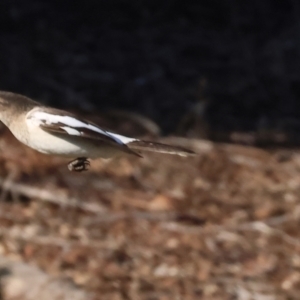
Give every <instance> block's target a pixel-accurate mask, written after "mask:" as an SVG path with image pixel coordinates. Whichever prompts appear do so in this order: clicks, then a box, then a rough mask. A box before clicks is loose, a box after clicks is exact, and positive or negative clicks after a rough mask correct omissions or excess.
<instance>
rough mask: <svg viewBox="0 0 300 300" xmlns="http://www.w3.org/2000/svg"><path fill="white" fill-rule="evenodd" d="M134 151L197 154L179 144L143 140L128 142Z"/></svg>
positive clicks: (182, 154) (184, 154)
mask: <svg viewBox="0 0 300 300" xmlns="http://www.w3.org/2000/svg"><path fill="white" fill-rule="evenodd" d="M126 145H127V146H128V148H129V149H131V150H133V151H148V152H158V153H165V154H174V155H179V156H191V155H195V152H193V151H191V150H188V149H185V148H183V147H179V146H171V145H166V144H162V143H156V142H148V141H143V140H135V141H133V142H130V143H128V144H126Z"/></svg>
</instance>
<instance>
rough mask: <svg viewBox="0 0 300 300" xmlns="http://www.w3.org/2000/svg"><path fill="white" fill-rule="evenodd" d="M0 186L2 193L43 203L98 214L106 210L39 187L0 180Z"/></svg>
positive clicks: (94, 204) (97, 205)
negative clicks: (9, 193)
mask: <svg viewBox="0 0 300 300" xmlns="http://www.w3.org/2000/svg"><path fill="white" fill-rule="evenodd" d="M0 186H1V188H2V190H3V191H9V192H11V193H14V194H19V195H23V196H26V197H28V198H33V199H39V200H41V201H44V202H50V203H54V204H58V205H61V206H68V207H75V208H79V209H82V210H83V211H86V212H90V213H94V214H98V213H104V212H105V211H106V209H105V208H104V207H103V206H100V205H99V204H96V203H84V202H82V201H81V200H80V199H77V198H75V197H68V196H67V195H65V194H63V193H61V192H60V193H57V192H56V193H55V192H53V191H52V190H51V191H50V190H46V189H43V188H39V187H33V186H28V185H25V184H22V183H16V182H14V181H11V180H5V179H3V178H1V179H0Z"/></svg>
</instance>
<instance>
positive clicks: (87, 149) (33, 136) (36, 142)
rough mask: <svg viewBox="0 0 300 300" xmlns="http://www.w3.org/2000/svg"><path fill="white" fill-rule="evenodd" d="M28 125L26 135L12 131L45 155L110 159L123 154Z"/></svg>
mask: <svg viewBox="0 0 300 300" xmlns="http://www.w3.org/2000/svg"><path fill="white" fill-rule="evenodd" d="M27 125H28V126H27V130H26V131H27V133H26V134H22V132H20V130H18V131H16V132H14V130H13V128H11V129H12V130H11V131H12V133H13V134H14V135H15V137H16V138H17V139H18V140H20V141H21V142H22V143H24V144H26V145H28V146H29V147H31V148H33V149H35V150H37V151H39V152H42V153H45V154H51V155H58V156H64V157H70V158H76V157H89V158H98V157H99V158H100V157H102V158H110V157H113V156H115V155H117V154H119V153H120V152H121V150H118V149H117V148H115V147H111V146H109V145H107V144H101V145H99V144H98V145H97V144H96V141H95V142H94V141H92V140H89V139H85V138H82V137H78V136H72V135H69V136H68V135H65V134H62V135H59V134H50V133H48V132H46V131H44V130H43V129H41V128H40V127H38V126H35V125H34V124H31V123H30V122H27Z"/></svg>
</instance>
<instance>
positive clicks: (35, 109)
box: [0, 91, 194, 172]
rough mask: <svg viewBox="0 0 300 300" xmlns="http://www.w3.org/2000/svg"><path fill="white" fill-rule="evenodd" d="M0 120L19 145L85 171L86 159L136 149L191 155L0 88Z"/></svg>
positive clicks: (133, 151) (76, 169)
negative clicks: (65, 161) (109, 128)
mask: <svg viewBox="0 0 300 300" xmlns="http://www.w3.org/2000/svg"><path fill="white" fill-rule="evenodd" d="M0 121H2V122H3V123H4V124H5V125H6V126H7V127H8V128H9V130H10V131H11V132H12V134H13V135H14V136H15V137H16V138H17V139H18V140H19V141H20V142H22V143H23V144H25V145H27V146H29V147H31V148H33V149H35V150H37V151H39V152H42V153H45V154H50V155H57V156H63V157H69V158H72V159H73V160H72V161H70V162H69V164H68V168H69V170H70V171H77V172H81V171H85V170H88V168H89V166H90V162H89V160H88V159H89V158H90V159H96V158H111V157H114V156H117V155H120V154H122V153H127V154H131V155H136V156H140V157H141V155H140V151H152V152H159V153H167V154H176V155H180V156H189V155H193V154H194V152H193V151H190V150H188V149H184V148H182V147H177V146H171V145H166V144H162V143H156V142H150V141H144V140H140V139H137V138H130V137H126V136H123V135H120V134H117V133H114V132H111V131H107V130H105V129H103V128H101V127H99V126H98V125H96V124H94V123H92V122H90V121H87V120H84V119H82V118H80V117H77V116H76V115H74V114H72V113H69V112H67V111H64V110H59V109H56V108H52V107H47V106H44V105H42V104H40V103H38V102H36V101H33V100H32V99H30V98H28V97H26V96H23V95H19V94H15V93H11V92H4V91H0Z"/></svg>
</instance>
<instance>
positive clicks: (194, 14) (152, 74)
mask: <svg viewBox="0 0 300 300" xmlns="http://www.w3.org/2000/svg"><path fill="white" fill-rule="evenodd" d="M0 9H1V12H2V16H1V21H0V22H1V23H0V38H1V44H0V53H1V55H0V69H1V80H0V88H1V89H2V90H10V91H14V92H19V93H23V94H26V95H28V96H31V97H33V98H36V99H39V100H40V101H43V102H45V103H47V104H51V105H55V106H60V107H65V108H69V107H70V106H72V107H73V106H74V107H75V108H76V107H77V108H80V109H85V110H86V111H91V110H94V109H97V110H99V111H104V110H109V109H115V108H117V109H124V110H129V111H135V112H138V113H140V114H142V115H145V116H147V117H149V118H150V119H152V120H153V121H155V122H157V123H158V124H159V126H160V127H161V128H162V130H163V132H164V133H174V132H175V131H176V129H178V124H180V122H182V120H183V119H184V120H185V118H184V116H185V115H189V114H197V113H198V114H199V113H201V114H202V115H203V113H204V115H205V118H206V120H207V121H208V122H209V124H210V126H211V127H212V128H213V129H214V131H224V130H229V131H233V130H234V131H236V130H240V131H257V130H259V129H261V128H267V129H270V128H272V129H276V130H288V131H290V132H294V131H298V130H299V128H300V124H299V121H298V119H299V114H300V105H299V101H298V97H299V94H300V89H299V70H300V58H299V51H300V21H299V15H300V8H299V3H298V1H295V0H290V1H272V0H264V1H260V0H255V1H251V2H249V3H245V2H241V1H232V0H222V1H219V0H212V1H196V2H195V1H170V0H165V1H156V0H151V1H148V0H143V1H137V0H133V1H122V0H113V1H94V0H90V1H87V2H85V3H84V2H74V1H68V0H67V1H64V2H60V1H39V0H28V1H9V0H2V1H1V3H0ZM203 101H204V102H205V103H203ZM199 102H200V106H201V107H200V108H199ZM199 111H200V112H199Z"/></svg>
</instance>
